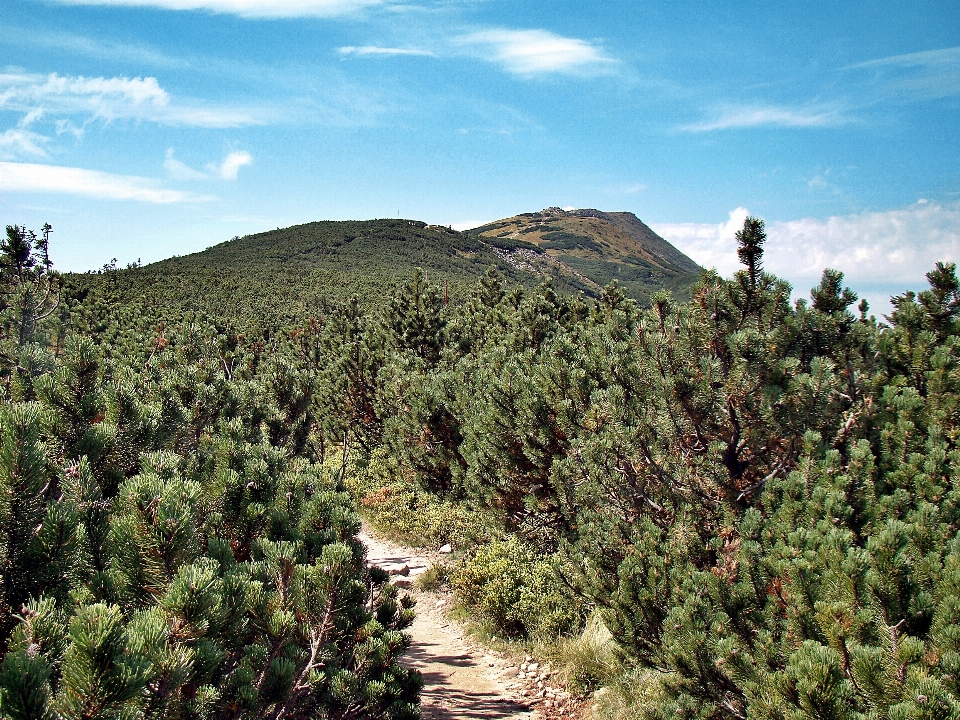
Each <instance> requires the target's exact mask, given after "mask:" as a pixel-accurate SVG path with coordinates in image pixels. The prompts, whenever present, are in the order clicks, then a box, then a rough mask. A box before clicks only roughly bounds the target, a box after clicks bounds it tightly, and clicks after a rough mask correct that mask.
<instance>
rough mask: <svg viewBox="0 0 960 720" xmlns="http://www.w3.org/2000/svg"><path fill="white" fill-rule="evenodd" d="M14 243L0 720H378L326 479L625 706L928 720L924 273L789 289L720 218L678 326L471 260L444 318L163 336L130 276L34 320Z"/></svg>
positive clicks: (367, 588) (935, 473)
mask: <svg viewBox="0 0 960 720" xmlns="http://www.w3.org/2000/svg"><path fill="white" fill-rule="evenodd" d="M20 235H23V233H22V231H19V230H16V229H14V231H13V233H12V235H8V240H7V244H6V245H5V246H4V249H3V252H4V258H5V265H4V269H3V273H4V275H3V277H4V282H5V288H6V295H5V296H4V297H5V301H4V302H5V305H4V309H3V312H4V316H3V317H4V324H3V333H4V337H3V343H4V344H3V346H2V347H3V358H4V361H3V362H4V365H3V372H4V378H5V393H6V403H5V406H4V412H3V415H2V417H0V441H2V453H0V489H2V491H3V500H2V507H0V513H2V514H0V529H2V532H3V535H2V538H0V546H2V552H3V555H2V558H3V561H4V566H3V567H4V570H3V586H2V592H3V595H2V598H0V600H2V603H3V610H2V615H0V619H2V622H3V623H4V624H3V626H2V632H3V635H2V638H3V643H4V645H3V648H2V651H3V653H4V659H3V663H2V666H0V693H2V694H0V712H2V713H3V714H4V715H6V716H9V717H17V718H20V717H37V716H40V715H43V716H44V717H53V716H54V713H56V714H58V715H60V716H64V717H81V716H82V717H91V718H92V717H107V716H109V717H114V716H119V715H121V714H122V715H130V716H134V715H141V714H142V715H145V716H146V715H154V714H158V713H168V714H171V715H175V716H178V717H179V716H191V717H192V716H200V715H206V716H216V717H221V716H226V715H228V714H229V715H231V716H236V717H240V716H248V715H249V716H258V717H271V718H273V717H276V718H279V717H281V716H284V715H295V716H299V715H305V714H306V713H311V714H313V715H318V716H321V717H323V716H325V715H324V714H325V713H326V715H327V716H330V717H348V716H351V715H350V714H351V713H353V714H355V715H358V716H364V717H367V716H369V717H405V716H409V715H410V714H412V713H413V712H414V709H413V708H412V706H411V703H412V702H413V701H414V699H415V695H416V679H415V678H413V677H411V676H410V675H409V674H406V673H404V671H402V670H400V669H399V668H398V667H397V666H396V663H395V659H396V657H397V655H398V654H399V653H400V652H402V649H403V647H404V642H405V641H404V640H403V636H402V635H401V634H400V633H399V632H398V630H399V629H401V628H402V627H403V625H404V624H405V623H406V622H408V621H409V617H410V612H409V608H407V607H405V606H404V603H403V602H402V601H399V600H398V599H397V598H396V595H395V592H394V591H393V590H391V589H390V587H389V586H384V585H380V584H378V583H377V582H376V581H377V580H378V578H375V577H370V576H369V575H365V574H364V571H363V565H362V549H361V548H360V547H359V546H358V545H357V544H356V541H355V540H354V533H355V531H356V527H357V525H356V520H355V516H354V514H353V512H352V510H351V506H350V503H349V500H348V499H347V497H346V496H345V495H344V494H343V492H342V490H343V489H344V488H347V489H349V490H351V491H352V492H353V493H354V495H355V496H356V497H357V498H358V499H359V501H360V504H361V506H362V507H363V508H364V510H365V512H368V513H370V515H371V516H372V517H373V518H374V519H376V520H378V521H380V522H382V523H387V524H390V525H392V526H393V528H394V529H396V530H398V531H401V532H405V533H406V534H407V535H408V536H413V537H415V538H418V539H419V540H421V541H422V542H425V543H436V544H441V543H443V542H448V541H450V542H452V543H453V544H454V545H455V546H456V548H457V550H458V551H459V561H458V563H457V565H456V567H453V568H451V569H450V571H451V573H452V575H451V580H450V582H451V585H452V587H453V588H454V589H455V590H456V592H457V593H458V594H459V597H460V598H461V601H462V602H464V603H465V604H467V605H468V606H469V607H470V608H471V609H472V610H473V613H474V615H475V616H477V617H480V618H482V619H483V620H484V621H485V622H486V623H488V624H489V625H490V626H491V627H492V628H494V629H495V630H496V632H497V633H498V634H499V635H500V636H507V637H517V638H524V637H528V638H529V637H559V636H564V635H576V634H577V633H578V632H580V631H581V630H582V629H583V628H584V626H586V625H587V624H588V623H596V622H600V623H602V624H603V625H604V626H605V627H606V628H607V629H608V630H609V632H610V635H611V637H612V638H613V641H614V645H615V652H616V655H617V661H618V663H619V667H621V668H622V669H623V672H624V673H625V674H626V678H627V681H626V686H627V687H630V688H632V691H631V692H632V694H631V697H630V706H629V709H628V713H629V716H631V717H648V718H658V717H664V718H667V717H690V718H694V717H696V718H717V719H720V718H724V719H728V718H729V719H733V718H747V717H749V718H771V719H773V718H776V719H781V718H783V719H786V718H791V719H793V718H796V719H797V720H799V719H800V718H881V717H889V718H896V719H901V718H902V719H904V720H906V719H913V718H931V719H932V718H950V717H960V535H958V531H960V494H958V492H960V490H958V485H957V478H958V464H960V450H958V441H960V402H958V401H960V365H958V362H960V282H958V279H957V276H956V273H955V268H954V266H953V265H943V264H938V265H937V266H936V267H935V268H934V269H933V270H932V271H931V272H930V273H929V275H928V278H929V284H930V287H929V289H927V290H924V291H922V292H920V293H919V294H913V293H907V294H905V295H903V296H901V297H898V298H895V299H894V311H893V312H892V314H891V315H890V317H889V318H887V322H885V323H880V322H877V320H876V319H875V318H873V317H871V316H869V315H868V311H869V308H868V307H867V306H866V304H865V303H861V304H860V305H859V308H858V309H857V310H856V311H854V310H852V308H853V306H854V304H855V303H856V300H857V298H856V296H855V295H854V294H853V293H852V292H850V291H849V290H847V289H845V288H844V287H843V277H842V275H841V274H840V273H838V272H834V271H831V270H827V271H825V272H824V275H823V279H822V282H821V283H820V284H819V285H818V286H817V287H815V288H814V289H813V290H812V291H811V298H810V300H809V301H803V300H801V301H797V302H791V300H790V293H791V288H790V287H789V285H788V284H787V283H785V282H783V281H782V280H779V279H777V278H775V277H773V276H771V275H769V274H768V273H766V272H764V270H763V267H762V260H763V243H764V239H765V235H764V229H763V223H762V221H759V220H756V219H754V218H748V219H747V221H746V222H745V224H744V228H743V230H742V231H741V232H740V233H739V234H738V240H739V243H740V258H741V260H742V262H743V264H744V269H743V270H742V271H740V272H738V273H737V274H736V275H735V276H734V277H733V278H732V279H723V278H721V277H719V276H718V275H716V274H715V273H712V272H705V273H703V274H702V275H701V277H700V280H699V282H698V284H697V285H696V287H695V288H694V289H693V292H692V298H691V300H690V302H687V303H678V302H676V301H675V300H674V299H673V298H672V297H671V295H670V294H669V293H667V292H661V293H658V294H655V295H654V296H653V297H652V298H651V304H650V307H649V308H642V307H640V306H639V305H638V304H637V303H636V302H635V301H633V300H631V299H629V298H627V297H625V295H624V294H623V293H622V292H621V291H620V290H619V289H618V288H617V287H616V286H610V287H608V288H607V290H606V291H605V292H604V293H603V294H602V296H601V297H599V299H598V300H597V301H596V302H593V301H589V300H586V299H584V298H583V297H581V296H576V295H567V294H563V293H560V292H558V291H557V290H556V289H555V288H554V287H552V286H551V285H549V284H543V285H540V286H538V287H536V288H535V289H533V290H531V289H529V288H524V287H513V288H512V289H511V287H510V286H509V283H508V282H505V281H504V279H503V278H502V277H501V276H498V274H497V273H496V272H493V271H491V272H489V273H487V274H485V275H484V276H483V277H482V278H481V279H480V280H479V281H478V282H476V283H475V284H474V287H473V288H472V290H471V291H470V292H469V293H467V294H466V296H465V297H464V298H463V299H462V301H459V302H446V301H445V293H444V287H443V286H440V285H438V284H436V283H435V282H434V283H430V282H429V281H428V280H427V278H426V276H425V274H424V273H421V272H418V273H415V274H414V275H413V277H412V278H411V279H410V280H409V282H407V284H406V285H404V286H403V287H402V288H400V290H399V291H398V292H396V294H395V295H394V296H393V297H392V299H391V300H389V301H384V302H382V303H380V304H379V306H376V307H373V308H372V309H369V310H368V309H365V308H364V306H363V304H362V303H361V302H359V301H358V300H357V301H353V302H346V303H344V304H343V305H342V306H340V307H338V308H336V309H328V310H327V311H325V312H318V313H317V314H316V315H314V316H313V317H312V318H310V317H300V318H299V320H300V322H299V323H296V326H295V327H293V328H289V327H288V328H284V327H282V326H281V325H271V326H268V325H267V324H266V322H265V320H264V317H263V314H262V313H260V312H259V311H258V310H257V308H258V304H266V303H269V302H271V301H272V300H271V298H265V297H264V296H263V294H262V293H261V294H260V295H258V296H257V297H256V298H255V299H254V300H251V301H250V303H249V304H248V305H245V306H244V308H245V309H243V310H242V311H236V310H234V312H233V316H232V318H231V319H230V321H229V322H227V321H225V320H223V319H222V318H213V319H212V320H211V319H207V320H205V319H202V318H203V317H204V316H203V315H202V314H200V313H194V312H193V311H192V310H191V308H190V307H189V306H188V303H187V302H186V301H185V302H184V304H183V306H182V307H180V308H179V309H178V310H177V311H176V312H171V315H170V317H169V318H163V317H158V314H162V313H163V312H165V310H164V309H163V307H162V306H160V305H158V304H155V305H151V304H150V303H144V302H143V298H144V297H146V296H148V294H149V288H150V287H151V285H150V283H151V282H152V281H151V280H150V279H149V278H148V277H147V276H146V275H144V274H143V273H141V272H139V271H129V272H128V271H116V272H106V273H101V274H99V275H92V276H88V277H85V278H82V282H79V281H77V282H74V281H66V282H65V284H64V287H65V289H64V298H63V300H62V301H61V303H60V305H59V306H58V307H57V309H56V310H54V308H53V307H52V302H53V301H52V300H51V299H49V298H50V295H48V294H46V290H47V288H48V287H50V286H52V285H57V284H58V283H59V281H58V280H57V278H56V277H55V276H53V275H51V273H50V271H49V267H48V266H47V265H45V264H44V262H42V261H41V262H39V263H37V262H34V263H33V264H32V265H30V266H29V267H27V268H25V269H18V267H17V264H16V262H15V261H14V260H13V259H11V258H14V256H16V254H17V253H16V251H15V249H14V245H15V242H14V237H15V236H17V237H19V236H20ZM37 252H39V251H33V254H34V255H35V254H36V253H37ZM28 254H29V253H28ZM170 272H171V273H173V270H172V266H171V269H170ZM43 298H47V299H43ZM198 303H199V304H200V306H201V307H206V308H207V310H208V311H209V310H210V309H211V307H212V303H210V301H209V300H203V299H200V300H198ZM204 303H206V305H204ZM29 308H33V309H32V310H29V312H28V311H27V310H26V309H29ZM158 308H159V309H158ZM318 310H321V311H322V310H323V308H318ZM44 315H45V316H46V317H45V318H43V316H44ZM23 318H27V319H28V321H29V323H32V324H31V325H30V327H31V328H32V329H31V330H30V331H29V332H26V334H24V332H25V331H24V323H25V322H27V321H24V320H23ZM31 318H36V320H32V319H31ZM164 322H165V323H166V324H163V323H164ZM34 498H37V499H36V500H34ZM28 570H29V571H28ZM334 595H335V596H336V601H333V600H331V597H333V596H334ZM322 608H333V609H334V610H333V612H334V615H335V619H334V620H333V621H332V624H329V625H328V624H326V623H325V621H324V620H323V619H322V618H323V617H326V616H325V615H324V614H323V611H322ZM324 633H327V634H324ZM320 636H323V642H322V643H318V642H317V641H316V638H317V637H320ZM318 648H319V649H318ZM315 649H317V652H314V650H315ZM321 650H322V652H321ZM321 657H322V660H319V659H318V658H321ZM338 713H339V715H338ZM378 713H379V714H378Z"/></svg>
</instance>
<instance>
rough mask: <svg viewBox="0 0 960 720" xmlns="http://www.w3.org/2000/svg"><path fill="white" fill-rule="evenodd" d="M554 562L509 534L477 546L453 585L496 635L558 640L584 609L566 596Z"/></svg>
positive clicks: (455, 574) (460, 568) (452, 582)
mask: <svg viewBox="0 0 960 720" xmlns="http://www.w3.org/2000/svg"><path fill="white" fill-rule="evenodd" d="M555 562H556V560H555V559H554V558H552V557H551V558H547V559H542V558H538V557H537V556H536V554H535V553H534V552H533V550H532V549H531V548H529V547H528V546H527V545H524V544H523V541H522V540H520V539H519V538H517V537H516V536H511V537H510V538H509V539H507V540H499V541H496V542H492V543H489V544H487V545H485V546H482V547H479V548H478V549H477V551H476V552H475V553H474V554H473V556H472V557H469V558H468V559H466V560H465V561H464V562H463V563H462V564H461V566H460V567H459V568H458V569H457V571H456V572H455V573H454V575H453V578H452V581H451V585H452V586H453V589H454V592H456V594H457V597H458V600H459V602H460V603H461V604H462V605H464V606H465V607H467V608H469V609H470V610H472V611H473V612H474V613H475V614H476V615H477V616H478V617H479V618H481V620H482V621H483V622H485V623H487V624H489V625H490V629H491V630H492V631H493V632H495V633H496V634H498V635H501V636H505V637H512V638H551V637H558V636H560V635H562V634H564V633H569V632H571V631H572V630H574V629H575V628H576V627H577V625H578V624H579V622H580V617H581V613H582V606H580V604H579V603H578V602H577V601H576V600H574V599H573V598H572V597H571V596H569V595H568V594H566V593H565V592H564V588H563V586H562V585H561V582H560V580H559V578H558V575H557V569H556V567H555V564H554V563H555Z"/></svg>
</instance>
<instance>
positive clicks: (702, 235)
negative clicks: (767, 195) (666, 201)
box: [650, 207, 750, 277]
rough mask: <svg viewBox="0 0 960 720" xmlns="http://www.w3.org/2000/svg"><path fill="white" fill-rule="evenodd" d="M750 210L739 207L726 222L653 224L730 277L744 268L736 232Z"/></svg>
mask: <svg viewBox="0 0 960 720" xmlns="http://www.w3.org/2000/svg"><path fill="white" fill-rule="evenodd" d="M749 214H750V211H749V210H747V209H746V208H742V207H738V208H737V209H736V210H731V211H730V217H729V220H727V222H723V223H716V224H712V223H655V224H651V225H650V227H651V228H652V229H653V231H654V232H655V233H657V234H658V235H659V236H660V237H662V238H663V239H664V240H666V241H667V242H669V243H671V244H673V245H675V246H676V247H677V248H678V249H679V250H681V251H682V252H684V253H686V254H687V255H689V256H690V257H691V258H692V259H693V260H695V261H696V262H697V263H699V264H700V265H702V266H703V267H706V268H716V270H717V272H719V273H720V274H721V275H723V276H725V277H729V276H730V275H732V274H733V273H734V272H736V271H737V270H738V269H739V268H740V264H739V262H738V260H737V241H736V232H737V230H740V229H741V228H742V227H743V221H744V219H745V218H746V217H747V215H749Z"/></svg>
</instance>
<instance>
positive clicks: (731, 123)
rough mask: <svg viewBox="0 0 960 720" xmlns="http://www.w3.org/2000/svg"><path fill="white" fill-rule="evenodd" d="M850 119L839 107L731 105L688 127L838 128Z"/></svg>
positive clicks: (690, 129)
mask: <svg viewBox="0 0 960 720" xmlns="http://www.w3.org/2000/svg"><path fill="white" fill-rule="evenodd" d="M846 122H849V120H848V119H847V118H846V117H844V115H843V113H842V112H841V111H840V110H839V109H836V108H789V107H777V106H775V105H745V106H727V107H724V108H721V109H720V110H719V111H718V112H717V113H716V114H715V115H714V117H713V118H712V119H710V120H704V121H703V122H699V123H693V124H691V125H684V126H682V127H681V128H680V129H681V130H683V131H685V132H695V133H700V132H711V131H714V130H733V129H739V128H756V127H781V128H782V127H789V128H815V127H834V126H837V125H842V124H844V123H846Z"/></svg>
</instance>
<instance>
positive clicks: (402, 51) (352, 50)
mask: <svg viewBox="0 0 960 720" xmlns="http://www.w3.org/2000/svg"><path fill="white" fill-rule="evenodd" d="M337 52H339V53H340V54H341V55H359V56H374V57H394V56H397V55H413V56H420V57H436V54H435V53H432V52H430V51H429V50H419V49H417V48H397V47H380V46H379V45H362V46H360V47H357V46H354V45H346V46H344V47H342V48H337Z"/></svg>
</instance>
